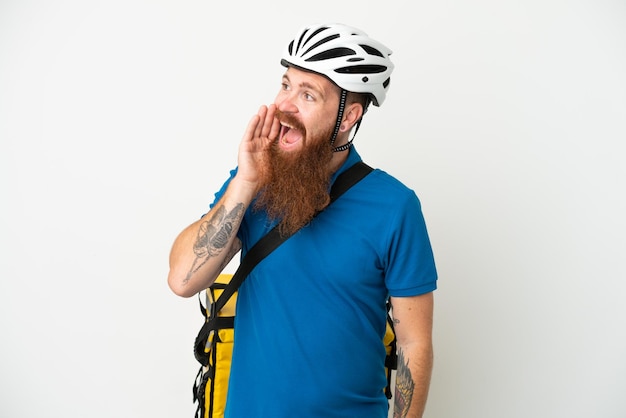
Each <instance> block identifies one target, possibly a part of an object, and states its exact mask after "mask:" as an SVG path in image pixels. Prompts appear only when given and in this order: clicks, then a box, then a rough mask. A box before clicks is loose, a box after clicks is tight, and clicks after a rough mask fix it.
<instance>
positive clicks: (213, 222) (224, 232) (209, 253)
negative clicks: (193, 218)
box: [184, 203, 244, 283]
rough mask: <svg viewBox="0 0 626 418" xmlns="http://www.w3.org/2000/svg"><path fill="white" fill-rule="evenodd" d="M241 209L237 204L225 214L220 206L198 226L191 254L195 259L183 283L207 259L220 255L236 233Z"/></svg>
mask: <svg viewBox="0 0 626 418" xmlns="http://www.w3.org/2000/svg"><path fill="white" fill-rule="evenodd" d="M243 208H244V206H243V203H239V204H237V205H236V206H235V207H234V208H233V210H231V211H230V212H227V211H226V208H225V207H224V206H220V207H218V208H217V209H216V211H215V213H214V214H213V215H212V216H211V218H210V219H208V220H207V221H205V222H203V223H202V224H200V228H199V229H198V237H197V238H196V242H195V244H194V245H193V252H194V253H195V254H196V259H195V260H194V262H193V265H192V266H191V270H189V273H187V277H185V280H184V282H185V283H187V282H188V281H189V280H190V279H191V276H192V275H193V274H194V273H195V272H197V271H198V270H199V269H200V268H201V267H202V266H203V265H204V263H206V262H207V261H208V260H209V258H211V257H214V256H216V255H218V254H220V253H221V252H222V251H223V250H224V248H226V245H227V244H228V241H229V240H230V238H231V237H232V235H233V233H235V232H236V231H237V226H236V225H237V224H238V223H239V222H240V221H241V218H243V214H244V210H243ZM235 252H236V251H235ZM233 255H234V253H233V254H232V255H231V258H232V256H233ZM228 261H230V260H228Z"/></svg>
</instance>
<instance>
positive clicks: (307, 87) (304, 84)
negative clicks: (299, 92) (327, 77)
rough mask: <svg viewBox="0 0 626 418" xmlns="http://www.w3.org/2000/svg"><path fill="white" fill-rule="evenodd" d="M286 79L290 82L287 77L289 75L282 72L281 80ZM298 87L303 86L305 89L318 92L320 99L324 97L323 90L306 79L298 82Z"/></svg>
mask: <svg viewBox="0 0 626 418" xmlns="http://www.w3.org/2000/svg"><path fill="white" fill-rule="evenodd" d="M285 79H286V80H287V81H288V82H291V80H290V79H289V76H288V75H287V74H283V80H285ZM298 87H299V88H305V89H311V90H314V91H315V92H316V93H318V94H319V95H320V96H321V98H322V99H324V98H326V96H325V94H324V91H323V90H322V89H321V88H320V87H319V86H316V85H315V84H311V83H309V82H307V81H303V82H301V83H300V84H298Z"/></svg>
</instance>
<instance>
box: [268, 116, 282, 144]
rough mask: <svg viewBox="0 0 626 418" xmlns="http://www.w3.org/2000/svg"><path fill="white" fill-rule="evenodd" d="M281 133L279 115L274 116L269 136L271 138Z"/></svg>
mask: <svg viewBox="0 0 626 418" xmlns="http://www.w3.org/2000/svg"><path fill="white" fill-rule="evenodd" d="M279 133H280V121H279V120H278V118H277V117H274V120H273V121H272V126H271V129H270V133H269V134H268V135H267V137H268V138H270V139H275V138H278V134H279Z"/></svg>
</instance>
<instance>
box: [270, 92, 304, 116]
mask: <svg viewBox="0 0 626 418" xmlns="http://www.w3.org/2000/svg"><path fill="white" fill-rule="evenodd" d="M294 99H295V97H294V96H293V95H292V94H289V93H287V92H282V93H280V94H279V95H278V96H277V97H276V100H275V101H274V104H275V105H276V108H277V109H278V110H280V111H281V112H284V113H296V112H297V111H298V107H297V106H296V105H295V103H294Z"/></svg>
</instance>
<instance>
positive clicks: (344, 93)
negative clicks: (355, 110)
mask: <svg viewBox="0 0 626 418" xmlns="http://www.w3.org/2000/svg"><path fill="white" fill-rule="evenodd" d="M347 97H348V92H347V91H346V90H344V89H341V94H340V96H339V110H338V111H337V121H336V122H335V130H334V131H333V136H332V137H331V138H330V146H331V147H332V146H333V145H335V140H336V139H337V134H338V133H339V128H340V127H341V120H342V119H343V111H344V110H345V109H346V98H347ZM353 139H354V137H353ZM351 144H352V141H350V142H348V143H347V144H344V145H340V146H338V147H334V148H333V152H339V151H345V150H347V149H348V148H350V145H351Z"/></svg>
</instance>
